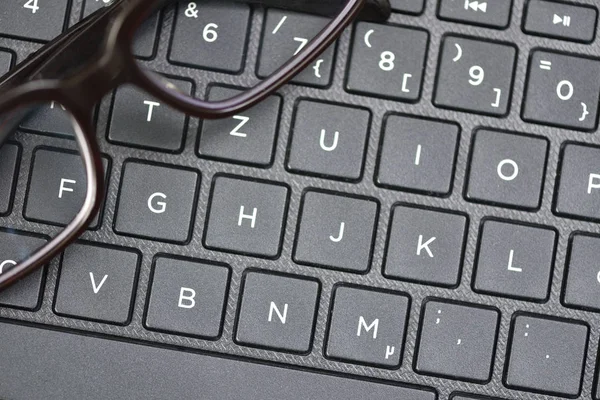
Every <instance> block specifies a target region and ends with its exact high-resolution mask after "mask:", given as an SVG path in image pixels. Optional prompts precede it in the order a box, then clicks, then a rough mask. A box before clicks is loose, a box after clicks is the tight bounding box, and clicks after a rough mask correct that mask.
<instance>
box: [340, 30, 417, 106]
mask: <svg viewBox="0 0 600 400" xmlns="http://www.w3.org/2000/svg"><path fill="white" fill-rule="evenodd" d="M427 42H428V34H427V32H425V31H420V30H415V29H406V28H399V27H395V26H382V25H376V24H370V23H360V24H358V25H357V26H356V32H355V35H354V44H353V47H352V61H351V63H350V72H349V76H348V83H347V85H346V89H348V91H351V92H359V93H365V94H368V95H372V96H384V97H390V98H393V99H400V100H409V101H416V100H418V99H419V96H420V94H421V82H422V78H423V68H424V65H425V53H426V51H427Z"/></svg>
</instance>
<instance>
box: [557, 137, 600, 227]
mask: <svg viewBox="0 0 600 400" xmlns="http://www.w3.org/2000/svg"><path fill="white" fill-rule="evenodd" d="M557 186H558V189H557V191H558V192H557V195H556V205H555V207H556V209H555V210H556V212H557V213H559V214H564V215H572V216H575V217H582V218H589V219H592V220H595V221H600V148H597V147H588V146H580V145H577V144H571V143H570V144H567V145H565V146H564V148H563V151H562V159H561V167H560V174H559V182H558V185H557Z"/></svg>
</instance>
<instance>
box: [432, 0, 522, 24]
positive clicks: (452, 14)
mask: <svg viewBox="0 0 600 400" xmlns="http://www.w3.org/2000/svg"><path fill="white" fill-rule="evenodd" d="M511 5H512V0H441V1H440V9H439V17H440V18H441V19H447V20H450V21H459V22H466V23H471V24H474V25H484V26H490V27H492V28H506V27H507V26H508V22H509V19H510V8H511Z"/></svg>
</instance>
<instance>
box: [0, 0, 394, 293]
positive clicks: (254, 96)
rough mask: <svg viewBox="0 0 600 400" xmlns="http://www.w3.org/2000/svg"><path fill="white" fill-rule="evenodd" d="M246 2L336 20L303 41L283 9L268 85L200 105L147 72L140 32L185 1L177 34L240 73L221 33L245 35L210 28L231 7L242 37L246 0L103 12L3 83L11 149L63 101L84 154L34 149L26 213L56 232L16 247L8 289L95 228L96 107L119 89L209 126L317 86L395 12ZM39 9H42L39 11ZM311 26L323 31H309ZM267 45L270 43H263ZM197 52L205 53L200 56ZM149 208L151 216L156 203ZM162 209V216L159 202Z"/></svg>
mask: <svg viewBox="0 0 600 400" xmlns="http://www.w3.org/2000/svg"><path fill="white" fill-rule="evenodd" d="M101 2H102V1H101ZM104 2H105V3H106V2H107V0H104ZM245 2H246V3H248V2H250V3H256V4H260V5H263V6H268V7H270V6H273V7H283V8H284V9H288V10H289V9H292V10H299V11H310V12H314V13H317V14H322V15H328V16H329V17H330V19H325V20H319V21H320V22H318V23H316V24H312V25H311V24H306V23H300V25H301V26H298V27H297V28H299V29H300V30H302V31H303V33H304V34H302V35H300V34H298V35H295V34H293V33H292V32H291V31H292V30H290V29H288V26H287V25H286V21H287V24H290V23H292V21H291V20H292V18H291V17H290V19H288V14H287V13H286V12H280V13H276V12H275V11H274V12H273V14H272V15H267V17H266V22H265V31H264V33H263V35H264V37H263V39H264V41H266V40H267V39H272V40H274V41H275V42H277V43H279V45H280V46H282V47H280V48H278V49H275V52H273V51H271V54H270V55H267V56H265V58H264V60H261V62H260V65H259V67H258V75H259V76H260V77H261V78H264V79H263V80H258V79H257V83H256V85H255V86H253V87H252V88H250V89H247V90H244V91H242V92H240V93H239V94H237V95H235V96H234V97H230V98H225V99H218V100H217V101H204V100H201V99H200V98H197V97H194V96H193V95H192V93H191V91H190V90H189V85H181V83H180V82H179V81H177V80H172V79H169V78H166V77H165V76H164V75H161V74H160V71H158V72H159V73H157V72H154V71H150V70H149V69H147V68H146V67H145V66H144V61H143V60H141V59H140V57H136V55H138V54H137V53H138V50H139V47H138V44H139V40H140V35H143V34H144V30H147V29H148V25H149V24H151V21H152V19H153V18H155V17H154V16H155V15H157V13H160V12H161V10H163V9H164V8H167V9H168V7H169V6H172V5H173V3H177V4H176V10H175V18H176V24H177V25H176V26H177V28H176V29H175V33H174V35H177V29H180V27H187V28H186V29H188V31H191V35H192V36H191V37H192V40H195V41H196V42H195V43H197V44H198V46H194V50H193V51H196V52H200V53H201V54H200V56H202V62H204V63H206V65H203V66H204V67H206V70H210V71H216V73H219V72H233V73H235V72H239V71H235V69H236V68H239V67H240V64H241V63H240V60H239V57H240V56H238V57H237V58H236V56H235V55H233V56H231V57H229V56H227V55H226V56H223V54H222V53H223V52H224V51H229V50H231V51H232V52H235V50H236V49H233V48H232V49H229V48H227V50H224V49H223V48H222V47H221V48H219V47H218V45H219V43H220V40H219V39H220V38H221V35H225V36H231V37H233V36H235V34H236V33H235V31H236V29H233V33H232V30H230V31H229V32H222V31H221V30H220V26H219V25H220V24H218V23H215V22H211V20H210V16H211V15H212V14H211V13H212V12H214V11H215V10H217V11H218V9H219V8H220V7H232V8H231V9H230V10H229V11H227V12H229V14H227V15H228V17H227V18H228V19H231V20H232V21H235V20H236V18H239V22H240V23H239V24H237V31H244V30H248V27H247V26H245V25H246V24H248V23H249V22H248V20H249V18H248V15H249V14H250V8H249V6H248V5H247V4H242V3H243V1H242V0H235V1H231V0H230V1H222V2H206V1H175V0H117V1H115V2H114V3H113V4H111V5H109V6H107V7H103V8H102V9H100V10H98V11H96V12H94V13H93V14H92V15H91V16H89V17H88V18H86V19H84V20H83V21H82V22H80V23H79V24H77V25H75V26H73V28H72V29H70V30H69V31H67V32H66V33H64V34H62V35H61V36H59V37H57V38H56V39H54V40H53V41H51V42H50V43H48V44H47V45H45V46H43V47H42V48H41V49H40V50H39V51H37V52H36V53H34V54H33V55H32V56H30V57H29V58H27V59H26V60H25V61H24V62H22V63H21V64H19V65H17V66H16V67H15V68H14V69H13V70H12V71H10V72H9V73H8V74H7V75H5V76H4V77H3V78H0V93H2V94H1V95H0V143H4V142H5V141H6V139H7V138H8V137H9V136H10V135H11V134H12V133H13V132H14V131H15V130H16V129H17V128H18V127H19V126H20V125H22V124H23V123H24V122H23V121H25V120H26V119H27V118H28V117H29V116H30V115H31V114H32V113H35V111H36V110H39V107H40V105H43V104H52V105H53V107H54V105H55V104H59V105H61V106H62V108H63V110H65V112H66V113H68V114H69V115H70V117H71V121H72V124H73V132H72V134H73V136H74V139H75V141H76V145H77V146H76V148H77V150H78V154H70V153H63V154H61V157H63V158H64V160H63V161H61V162H62V164H60V165H58V166H57V165H56V159H57V156H56V154H53V153H52V151H48V150H43V151H37V150H36V151H35V152H34V160H35V165H34V166H33V167H32V171H31V173H30V183H29V184H30V186H29V189H28V191H29V194H28V199H27V201H26V205H25V210H24V214H25V217H26V218H27V219H30V220H32V221H34V222H44V223H50V224H51V225H54V226H53V227H52V229H51V232H52V234H51V238H50V239H48V240H47V241H46V242H45V244H43V245H42V246H41V247H38V248H35V246H34V247H33V248H31V247H27V245H26V244H21V243H15V244H14V246H16V247H17V248H19V251H17V254H19V256H18V257H14V258H15V260H6V261H4V262H3V263H2V264H1V265H0V289H2V288H5V287H7V286H8V285H10V284H12V283H14V282H16V281H18V280H19V279H20V278H22V277H24V276H25V275H26V274H28V273H30V272H32V271H34V270H35V269H37V268H39V267H41V266H43V265H45V264H47V263H48V262H49V261H50V260H51V259H52V258H53V257H55V256H56V255H58V254H59V253H60V252H61V251H63V250H64V249H65V247H66V246H68V245H69V244H70V243H72V242H73V241H74V240H76V239H77V238H78V237H79V236H80V235H81V234H82V233H83V232H85V231H86V229H88V228H89V227H90V225H91V224H93V223H94V220H95V218H96V216H97V214H98V211H99V209H100V208H101V204H102V203H103V199H104V191H105V188H104V186H105V161H104V159H103V156H102V154H101V152H100V149H99V144H98V142H97V139H96V131H95V128H94V124H93V119H94V112H95V111H94V110H95V109H96V106H97V105H98V103H99V102H100V101H101V100H102V98H103V97H105V96H106V95H107V94H109V93H111V92H112V91H113V90H114V89H116V88H117V87H119V86H122V85H132V86H135V87H137V88H138V89H141V90H142V91H143V92H145V93H146V94H148V95H150V96H152V97H153V98H154V99H155V100H156V101H147V102H144V104H145V105H146V106H147V107H148V108H147V118H148V119H147V121H150V120H151V118H152V113H153V111H154V112H156V110H157V109H156V107H157V105H161V106H163V107H170V108H172V109H175V110H177V111H179V112H182V113H184V114H186V115H188V116H192V117H198V118H202V119H220V118H227V117H232V116H235V115H236V114H238V113H240V112H242V111H244V110H246V109H248V108H250V107H253V106H255V105H256V104H258V103H259V102H261V101H262V100H264V99H266V98H267V97H269V96H270V95H272V94H273V92H275V91H276V90H278V89H279V88H280V87H281V86H282V85H284V84H285V83H287V82H288V81H290V80H292V79H294V78H295V77H296V79H300V78H301V76H302V73H303V71H304V73H306V70H308V71H311V68H309V67H311V66H312V67H313V68H312V71H313V72H312V73H313V76H312V77H310V78H309V79H313V80H314V79H317V78H321V77H322V76H323V75H324V74H325V73H326V72H327V71H326V68H329V70H331V65H330V66H329V67H327V66H325V65H323V64H324V63H326V62H327V61H326V60H325V58H321V59H319V56H320V55H322V54H324V52H326V51H327V50H328V48H329V47H330V46H331V45H332V44H333V43H334V42H335V40H336V39H337V38H338V37H339V35H340V34H341V33H342V32H343V30H344V29H345V28H346V27H347V26H348V25H349V24H350V23H351V22H352V21H353V20H354V19H355V18H357V17H358V16H359V15H360V16H361V17H362V18H364V19H371V20H377V19H380V20H385V19H386V18H387V16H388V15H389V8H390V7H389V3H388V2H387V0H386V1H383V0H347V1H345V0H250V1H245ZM29 3H30V2H29ZM29 3H28V4H29ZM225 3H226V4H225ZM231 10H233V11H231ZM31 11H32V12H35V11H34V10H33V9H32V10H31ZM269 11H271V10H270V9H269ZM289 15H291V14H289ZM309 25H310V26H309ZM181 29H183V28H181ZM310 29H313V30H314V32H307V30H310ZM194 35H195V36H194ZM267 35H268V36H269V38H267V37H266V36H267ZM279 35H280V36H279ZM286 35H288V36H286ZM289 35H292V36H289ZM189 37H190V32H188V38H189ZM311 37H312V38H311ZM275 39H277V40H275ZM282 40H283V42H284V44H283V45H282V44H281V43H282ZM263 46H267V45H266V44H264V43H263ZM196 47H197V48H196ZM265 49H266V50H265V52H268V51H267V50H269V49H271V47H269V48H266V47H265ZM176 50H177V49H175V50H173V49H172V50H171V51H172V53H171V56H172V58H174V59H177V58H178V55H177V54H175V53H176V52H177V51H176ZM237 50H239V49H237ZM271 50H272V49H271ZM202 52H204V53H202ZM241 53H243V49H242V51H241ZM195 55H196V56H199V55H198V54H197V53H196V54H195ZM241 57H243V56H241ZM142 58H143V57H142ZM332 58H333V57H331V58H330V59H329V63H330V64H333V61H332ZM313 63H314V65H312V64H313ZM191 64H194V62H193V61H192V62H191ZM192 66H193V65H192ZM201 67H202V66H201ZM201 69H203V68H201ZM203 70H204V69H203ZM305 79H306V77H305ZM142 140H146V139H144V138H142ZM148 140H149V139H148ZM74 160H75V161H74ZM73 163H75V164H73ZM76 164H79V167H81V164H83V168H82V169H81V172H79V173H78V174H76V175H77V177H71V178H65V177H62V178H60V180H58V181H52V179H56V178H48V177H47V175H46V174H47V173H48V172H49V171H56V170H57V169H60V170H65V171H69V173H74V172H73V171H74V170H76V169H77V167H78V166H77V165H76ZM36 182H37V183H38V184H39V185H41V186H42V189H40V190H41V191H38V192H35V191H36V189H35V188H34V187H33V186H34V185H35V184H36ZM48 185H51V186H53V187H54V188H53V189H52V190H51V191H48V190H46V191H45V192H46V193H51V195H52V196H53V197H54V199H51V200H49V199H46V198H45V197H44V196H46V194H44V186H48ZM46 189H47V188H46ZM56 198H58V199H60V201H61V202H63V203H60V204H59V205H58V206H57V207H54V209H53V211H52V212H53V213H54V214H53V215H52V216H48V215H44V213H43V212H40V211H39V210H38V209H37V207H43V206H45V205H47V203H48V202H49V201H55V200H56ZM157 204H158V203H157ZM149 206H150V207H151V209H152V207H153V205H152V204H149ZM154 209H155V210H156V209H157V206H156V205H154ZM159 211H160V210H159ZM156 212H158V211H156Z"/></svg>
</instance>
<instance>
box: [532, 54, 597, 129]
mask: <svg viewBox="0 0 600 400" xmlns="http://www.w3.org/2000/svg"><path fill="white" fill-rule="evenodd" d="M528 82H529V83H528V86H527V94H526V96H525V105H524V107H523V119H524V120H526V121H532V122H538V123H542V124H549V125H557V126H562V127H565V128H572V129H582V130H592V129H594V128H595V127H596V120H597V117H598V100H599V95H598V93H600V62H598V61H597V60H590V59H587V58H580V57H571V56H566V55H562V54H557V53H549V52H545V51H536V52H534V53H533V56H532V57H531V62H530V65H529V79H528Z"/></svg>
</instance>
